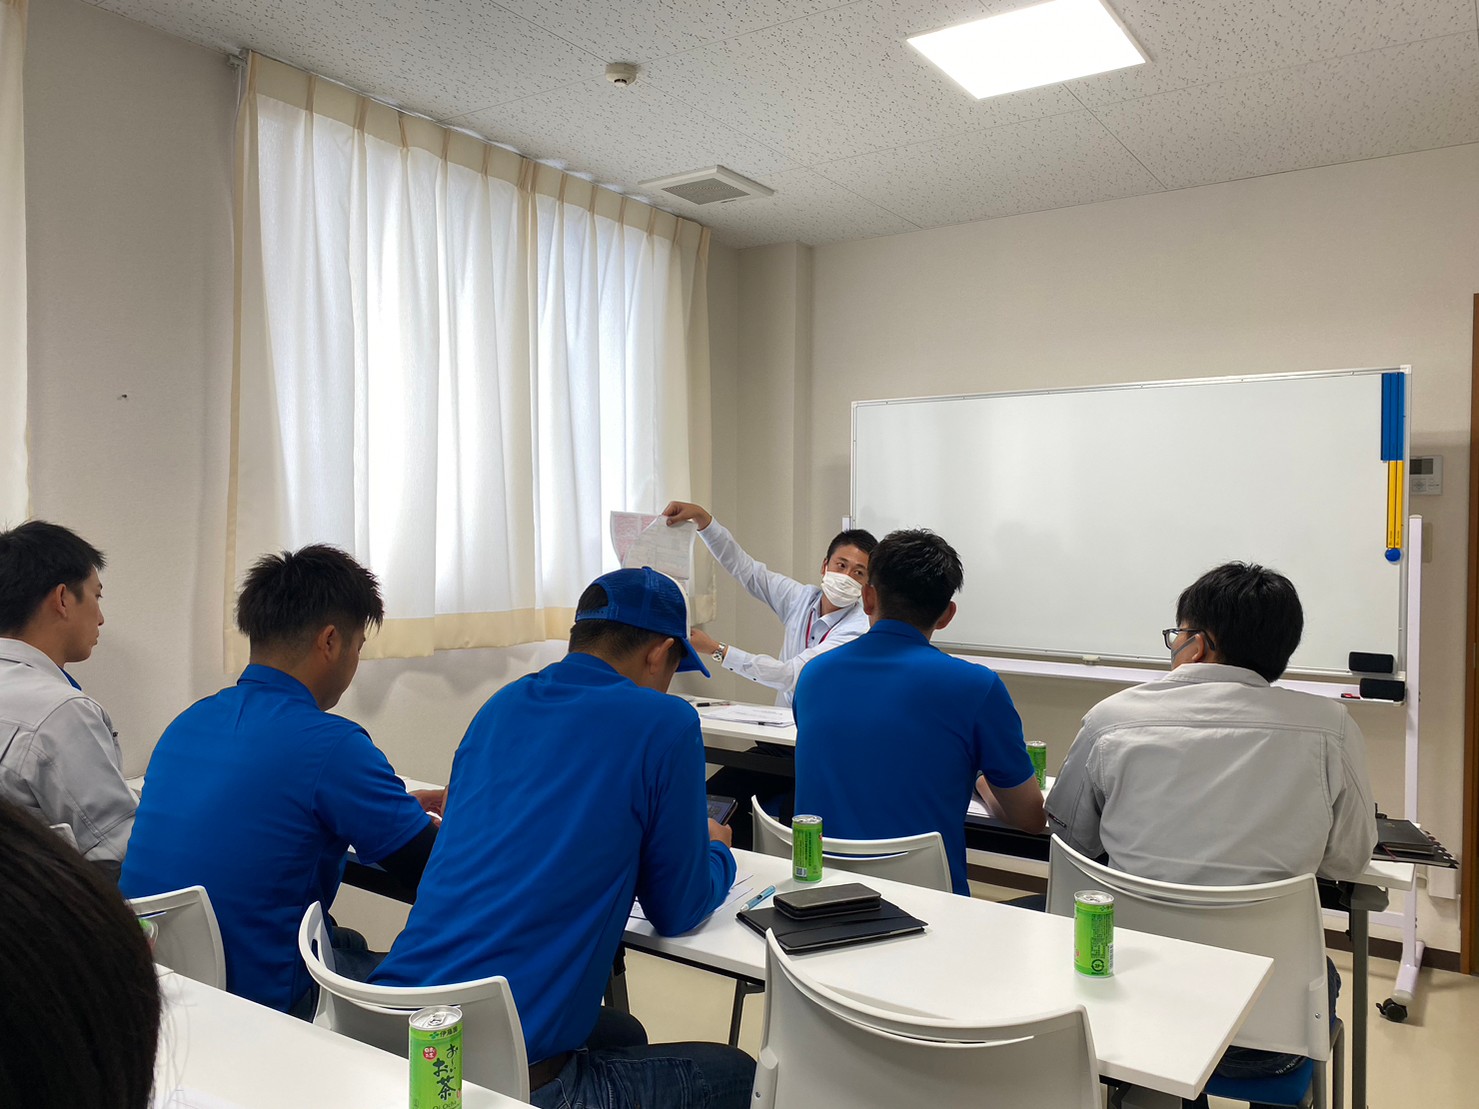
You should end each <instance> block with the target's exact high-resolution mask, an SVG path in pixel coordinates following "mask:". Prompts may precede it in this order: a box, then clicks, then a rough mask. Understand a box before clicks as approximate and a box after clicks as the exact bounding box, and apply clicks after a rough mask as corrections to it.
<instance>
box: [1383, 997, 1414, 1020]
mask: <svg viewBox="0 0 1479 1109" xmlns="http://www.w3.org/2000/svg"><path fill="white" fill-rule="evenodd" d="M1376 1011H1377V1012H1378V1013H1380V1014H1381V1015H1382V1016H1384V1017H1386V1018H1387V1020H1389V1021H1391V1022H1392V1023H1393V1024H1401V1023H1402V1022H1403V1021H1405V1020H1406V1019H1407V1006H1406V1005H1403V1004H1402V1003H1401V1002H1400V1001H1393V1000H1392V999H1391V998H1390V997H1389V998H1387V999H1386V1000H1385V1001H1383V1002H1382V1003H1381V1004H1380V1005H1378V1006H1377V1007H1376Z"/></svg>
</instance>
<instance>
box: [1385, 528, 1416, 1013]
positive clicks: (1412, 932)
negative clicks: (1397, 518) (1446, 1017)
mask: <svg viewBox="0 0 1479 1109" xmlns="http://www.w3.org/2000/svg"><path fill="white" fill-rule="evenodd" d="M1402 557H1403V558H1406V559H1408V560H1409V561H1408V563H1407V658H1406V660H1405V661H1406V675H1405V677H1406V682H1407V740H1406V748H1405V755H1406V763H1405V775H1404V782H1403V795H1402V815H1403V816H1404V817H1405V818H1406V819H1408V820H1410V821H1412V822H1413V823H1414V824H1418V825H1419V826H1421V825H1420V823H1419V820H1418V815H1417V772H1418V710H1419V707H1420V702H1421V701H1422V692H1421V690H1422V685H1421V683H1420V677H1421V675H1420V658H1421V653H1422V652H1421V632H1422V577H1423V518H1422V517H1421V516H1409V517H1408V518H1407V544H1406V549H1405V550H1404V551H1403V552H1402ZM1417 891H1418V887H1417V886H1416V885H1415V884H1414V885H1413V887H1412V889H1410V890H1408V891H1407V892H1406V893H1405V894H1404V895H1403V898H1402V913H1401V919H1402V963H1401V965H1400V966H1399V967H1398V968H1397V982H1396V985H1395V986H1394V987H1393V989H1392V996H1391V997H1389V998H1387V1000H1386V1001H1383V1002H1382V1003H1381V1004H1380V1005H1378V1006H1377V1009H1379V1010H1380V1011H1381V1015H1382V1016H1384V1017H1386V1018H1387V1020H1390V1021H1396V1022H1397V1023H1399V1024H1400V1023H1401V1022H1402V1021H1405V1020H1406V1019H1407V1007H1408V1006H1409V1005H1411V1004H1412V998H1413V995H1414V994H1415V993H1416V992H1417V973H1418V971H1419V970H1421V969H1422V962H1423V947H1424V945H1423V942H1422V940H1420V939H1418V938H1417V896H1418V894H1417Z"/></svg>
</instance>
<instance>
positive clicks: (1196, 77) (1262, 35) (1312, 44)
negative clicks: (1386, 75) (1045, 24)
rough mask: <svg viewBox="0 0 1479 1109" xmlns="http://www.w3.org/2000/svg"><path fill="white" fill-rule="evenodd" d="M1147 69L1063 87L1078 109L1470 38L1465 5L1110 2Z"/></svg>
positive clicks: (1309, 0) (1378, 0)
mask: <svg viewBox="0 0 1479 1109" xmlns="http://www.w3.org/2000/svg"><path fill="white" fill-rule="evenodd" d="M1110 5H1111V7H1113V8H1114V9H1115V10H1116V11H1117V12H1118V14H1119V16H1120V18H1121V19H1122V20H1123V21H1124V23H1125V26H1126V27H1128V28H1129V29H1130V32H1131V34H1133V35H1134V36H1135V38H1136V40H1137V41H1138V42H1139V43H1140V45H1141V46H1142V47H1143V48H1144V49H1145V52H1146V53H1147V54H1149V55H1150V58H1151V60H1150V62H1149V63H1148V64H1146V65H1142V66H1135V67H1133V68H1130V69H1120V70H1116V71H1114V72H1113V73H1104V74H1100V75H1098V76H1096V77H1084V78H1081V79H1080V80H1077V81H1070V82H1069V83H1068V86H1067V87H1068V88H1069V89H1070V90H1071V91H1072V92H1073V93H1074V94H1075V95H1076V96H1078V98H1079V99H1080V100H1082V101H1083V102H1084V104H1085V106H1087V107H1090V108H1097V107H1100V106H1102V105H1105V104H1112V103H1116V102H1118V101H1121V100H1130V99H1133V98H1135V97H1138V96H1151V95H1154V94H1156V93H1161V92H1169V91H1171V90H1173V89H1178V88H1187V87H1189V86H1191V85H1205V84H1209V83H1211V82H1214V81H1222V80H1226V79H1229V78H1233V77H1239V76H1244V75H1247V74H1252V73H1264V72H1267V71H1269V70H1272V69H1282V68H1285V67H1287V66H1295V65H1304V64H1307V63H1309V62H1318V61H1330V60H1333V59H1335V58H1342V57H1346V56H1347V55H1350V54H1356V53H1359V52H1361V51H1363V50H1377V49H1380V48H1382V47H1387V46H1397V45H1401V44H1402V43H1406V42H1416V41H1418V40H1420V39H1428V38H1435V37H1438V36H1441V35H1450V34H1457V33H1462V32H1464V31H1468V32H1469V33H1471V34H1472V33H1473V31H1474V26H1475V11H1474V3H1473V0H1237V2H1236V3H1187V0H1110Z"/></svg>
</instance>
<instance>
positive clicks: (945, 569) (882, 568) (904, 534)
mask: <svg viewBox="0 0 1479 1109" xmlns="http://www.w3.org/2000/svg"><path fill="white" fill-rule="evenodd" d="M964 581H965V569H964V568H963V567H962V566H961V564H960V556H959V555H958V554H956V553H955V548H954V547H952V546H951V545H950V544H949V543H947V542H945V540H944V539H942V538H940V536H938V535H936V534H935V533H934V532H932V531H928V530H926V529H924V528H917V529H913V530H909V531H891V532H889V533H888V534H887V535H885V536H884V537H883V542H882V543H879V544H878V547H877V549H876V550H874V551H873V557H872V558H871V560H870V561H869V563H868V582H869V584H870V585H872V586H873V588H874V589H875V590H877V591H878V616H879V618H880V619H883V620H902V621H904V623H906V624H912V625H913V626H914V627H916V628H918V629H920V630H921V631H928V630H930V629H931V628H933V627H934V626H935V621H937V620H938V619H939V618H940V617H941V616H943V615H944V613H945V609H947V608H948V607H950V601H951V599H952V598H954V596H955V594H957V593H959V592H960V587H961V585H962V584H963V583H964Z"/></svg>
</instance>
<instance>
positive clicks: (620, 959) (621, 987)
mask: <svg viewBox="0 0 1479 1109" xmlns="http://www.w3.org/2000/svg"><path fill="white" fill-rule="evenodd" d="M626 953H627V949H626V946H625V945H621V946H619V947H617V949H616V958H615V959H613V960H612V961H611V977H610V978H608V979H607V980H606V1005H607V1007H608V1008H611V1009H615V1010H616V1011H617V1012H618V1013H630V1012H631V1011H632V1004H631V1001H630V1000H629V999H628V998H627V960H626Z"/></svg>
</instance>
